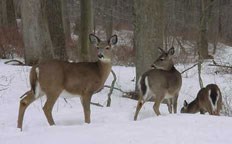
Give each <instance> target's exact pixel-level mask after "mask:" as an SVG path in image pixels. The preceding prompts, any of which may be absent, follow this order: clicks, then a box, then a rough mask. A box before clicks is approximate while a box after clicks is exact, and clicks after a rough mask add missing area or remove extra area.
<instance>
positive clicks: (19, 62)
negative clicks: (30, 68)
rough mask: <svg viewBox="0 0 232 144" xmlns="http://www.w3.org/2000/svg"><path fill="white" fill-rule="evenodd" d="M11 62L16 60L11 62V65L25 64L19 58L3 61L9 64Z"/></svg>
mask: <svg viewBox="0 0 232 144" xmlns="http://www.w3.org/2000/svg"><path fill="white" fill-rule="evenodd" d="M11 62H17V63H18V64H11V65H25V64H24V63H23V62H21V61H19V60H9V61H6V62H4V64H9V63H11Z"/></svg>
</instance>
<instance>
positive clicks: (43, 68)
mask: <svg viewBox="0 0 232 144" xmlns="http://www.w3.org/2000/svg"><path fill="white" fill-rule="evenodd" d="M89 39H90V42H91V43H92V44H94V45H95V47H96V48H97V56H98V59H99V60H98V61H97V62H79V63H70V62H64V61H58V60H51V61H47V62H42V63H40V64H39V65H37V66H33V67H32V69H31V72H30V84H31V90H30V91H28V92H26V93H25V94H24V95H23V97H22V100H21V101H20V106H19V114H18V128H21V129H22V124H23V117H24V113H25V110H26V108H27V107H28V106H29V105H30V104H31V103H32V102H33V101H35V100H36V99H38V98H39V97H41V96H43V95H46V96H47V101H46V102H45V105H44V107H43V111H44V114H45V116H46V118H47V121H48V123H49V124H50V125H54V124H55V122H54V120H53V117H52V109H53V106H54V104H55V102H56V100H57V98H58V97H59V96H60V95H62V94H68V95H69V96H73V97H76V96H80V99H81V103H82V105H83V109H84V117H85V122H86V123H90V102H91V97H92V95H93V94H94V93H96V92H98V91H99V90H100V89H102V88H103V85H104V83H105V81H106V79H107V78H108V76H109V73H110V71H111V66H112V65H111V58H112V45H115V44H116V43H117V36H116V35H113V36H112V37H111V38H110V39H109V40H108V41H101V40H100V39H99V38H98V37H97V36H95V35H93V34H90V35H89Z"/></svg>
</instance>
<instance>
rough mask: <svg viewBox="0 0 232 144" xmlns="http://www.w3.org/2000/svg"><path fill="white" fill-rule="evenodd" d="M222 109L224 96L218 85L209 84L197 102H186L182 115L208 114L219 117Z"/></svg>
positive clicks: (202, 90) (199, 94)
mask: <svg viewBox="0 0 232 144" xmlns="http://www.w3.org/2000/svg"><path fill="white" fill-rule="evenodd" d="M221 109H222V96H221V91H220V89H219V87H218V86H217V85H216V84H209V85H207V86H206V87H205V88H202V89H201V90H200V91H199V92H198V94H197V97H196V99H195V100H193V101H192V102H191V103H189V104H188V103H187V101H186V100H185V101H184V107H183V108H182V109H181V113H197V112H200V113H201V114H204V113H206V112H208V113H209V114H210V115H219V113H220V110H221Z"/></svg>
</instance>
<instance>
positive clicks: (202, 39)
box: [198, 0, 213, 59]
mask: <svg viewBox="0 0 232 144" xmlns="http://www.w3.org/2000/svg"><path fill="white" fill-rule="evenodd" d="M212 3H213V0H212V1H209V0H201V18H200V26H199V29H200V32H199V46H198V52H199V57H200V59H208V58H210V56H209V52H208V37H207V32H208V25H209V24H208V23H209V16H210V13H211V7H212Z"/></svg>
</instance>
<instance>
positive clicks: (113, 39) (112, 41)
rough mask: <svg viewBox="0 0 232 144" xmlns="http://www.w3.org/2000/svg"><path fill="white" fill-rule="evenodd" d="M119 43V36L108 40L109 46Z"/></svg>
mask: <svg viewBox="0 0 232 144" xmlns="http://www.w3.org/2000/svg"><path fill="white" fill-rule="evenodd" d="M117 42H118V36H117V35H113V36H111V37H110V39H109V40H108V44H110V45H115V44H116V43H117Z"/></svg>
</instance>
